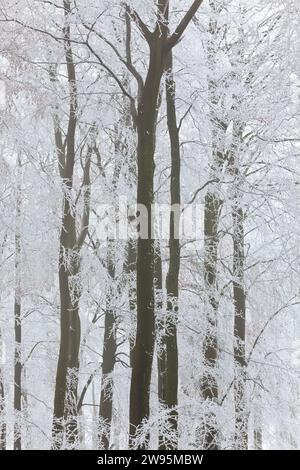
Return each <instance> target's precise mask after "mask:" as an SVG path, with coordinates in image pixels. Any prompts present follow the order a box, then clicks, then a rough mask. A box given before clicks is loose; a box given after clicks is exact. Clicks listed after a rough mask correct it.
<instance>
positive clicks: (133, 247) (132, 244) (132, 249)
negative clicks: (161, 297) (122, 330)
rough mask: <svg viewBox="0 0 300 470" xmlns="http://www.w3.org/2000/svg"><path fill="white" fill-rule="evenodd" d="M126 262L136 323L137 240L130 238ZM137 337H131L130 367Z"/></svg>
mask: <svg viewBox="0 0 300 470" xmlns="http://www.w3.org/2000/svg"><path fill="white" fill-rule="evenodd" d="M126 251H127V252H126V258H127V259H126V263H125V271H126V274H127V275H128V298H129V310H130V318H131V324H134V323H135V321H136V279H133V276H134V275H135V273H136V254H137V244H136V240H128V243H127V250H126ZM134 343H135V339H134V338H133V337H132V336H131V337H130V344H129V348H130V351H129V354H130V367H132V361H133V350H134Z"/></svg>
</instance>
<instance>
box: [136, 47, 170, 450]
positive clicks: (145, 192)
mask: <svg viewBox="0 0 300 470" xmlns="http://www.w3.org/2000/svg"><path fill="white" fill-rule="evenodd" d="M162 72H163V64H162V47H161V44H160V42H159V41H158V42H157V46H156V47H155V46H153V47H152V48H151V53H150V64H149V71H148V75H147V79H146V83H145V86H144V89H143V94H142V97H141V99H140V103H139V109H138V119H137V132H138V149H137V156H138V183H137V186H138V187H137V203H138V205H143V206H144V208H146V210H147V217H145V218H144V220H142V223H143V224H147V227H148V230H147V233H148V237H147V238H146V237H145V238H141V237H139V239H138V244H137V289H136V294H137V331H136V341H135V346H134V352H133V362H132V377H131V388H130V437H131V439H130V445H131V446H132V445H134V442H133V439H134V437H135V436H136V432H137V431H138V427H139V426H140V425H141V424H142V423H143V422H145V421H144V420H147V419H148V418H149V400H150V381H151V372H152V361H153V350H154V340H155V319H154V302H155V299H154V240H153V239H152V203H153V177H154V149H155V128H156V115H157V109H156V108H157V103H158V95H159V85H160V81H161V76H162ZM147 446H148V439H146V441H145V442H144V444H140V445H139V447H140V448H147Z"/></svg>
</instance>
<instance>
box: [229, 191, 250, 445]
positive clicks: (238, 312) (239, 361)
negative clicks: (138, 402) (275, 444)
mask: <svg viewBox="0 0 300 470" xmlns="http://www.w3.org/2000/svg"><path fill="white" fill-rule="evenodd" d="M237 191H238V189H237ZM232 219H233V276H234V278H233V299H234V368H235V372H234V405H235V446H236V449H243V450H246V449H247V448H248V430H247V427H248V416H247V408H246V390H245V388H246V349H245V337H246V294H245V287H244V260H245V254H244V212H243V209H242V207H241V206H240V201H239V196H238V194H237V195H236V199H235V201H234V204H233V208H232Z"/></svg>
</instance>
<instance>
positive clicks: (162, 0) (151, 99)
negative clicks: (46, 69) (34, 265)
mask: <svg viewBox="0 0 300 470" xmlns="http://www.w3.org/2000/svg"><path fill="white" fill-rule="evenodd" d="M201 3H202V0H194V2H193V3H192V6H191V7H190V8H189V10H188V11H187V13H186V14H185V15H184V17H183V19H182V20H181V22H180V23H179V25H178V26H177V28H176V29H175V32H174V33H173V34H172V36H170V37H168V30H169V28H168V20H169V1H168V0H159V1H158V2H157V3H156V5H157V20H156V26H155V30H154V32H150V31H149V30H148V28H147V26H146V25H145V24H144V23H143V22H142V21H141V20H139V19H138V17H137V16H136V15H135V14H134V13H133V14H132V16H133V17H134V18H135V21H137V22H138V23H139V26H140V28H141V31H142V33H143V35H144V37H145V39H146V40H147V42H148V45H149V48H150V57H149V65H148V71H147V76H146V80H145V84H143V85H142V86H141V89H140V96H139V104H138V112H137V117H136V128H137V135H138V145H137V160H138V182H137V204H139V205H143V206H144V207H145V208H146V210H147V212H148V214H147V217H146V219H147V220H145V221H144V223H147V222H148V237H147V238H146V237H145V238H142V237H141V236H140V237H139V239H138V247H137V332H136V341H135V347H134V353H133V364H132V376H131V388H130V413H129V415H130V431H129V434H130V446H131V447H132V446H134V438H135V437H136V435H137V431H138V429H139V426H141V424H142V423H145V422H147V420H148V418H149V400H150V381H151V372H152V362H153V350H154V342H155V319H154V303H155V298H154V258H155V256H154V240H153V238H152V236H153V235H152V207H151V206H152V203H153V177H154V151H155V135H156V120H157V108H158V97H159V88H160V83H161V78H162V74H163V72H164V70H165V66H166V60H167V57H168V55H169V52H170V50H171V49H172V48H173V47H174V46H175V45H176V44H177V43H178V41H179V40H180V38H181V36H182V34H183V33H184V31H185V29H186V28H187V26H188V24H189V23H190V21H191V20H192V18H193V16H194V15H195V13H196V11H197V10H198V8H199V7H200V5H201ZM148 443H149V436H148V437H146V439H145V442H144V443H140V444H139V448H142V449H143V448H147V447H148Z"/></svg>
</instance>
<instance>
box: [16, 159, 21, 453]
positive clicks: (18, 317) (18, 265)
mask: <svg viewBox="0 0 300 470" xmlns="http://www.w3.org/2000/svg"><path fill="white" fill-rule="evenodd" d="M20 166H21V162H20V159H19V158H18V169H17V171H18V172H19V168H20ZM16 205H17V206H16V232H15V299H14V320H15V363H14V412H15V423H14V450H21V448H22V425H21V412H22V323H21V321H22V320H21V234H20V217H21V188H20V184H19V182H18V185H17V201H16Z"/></svg>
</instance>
